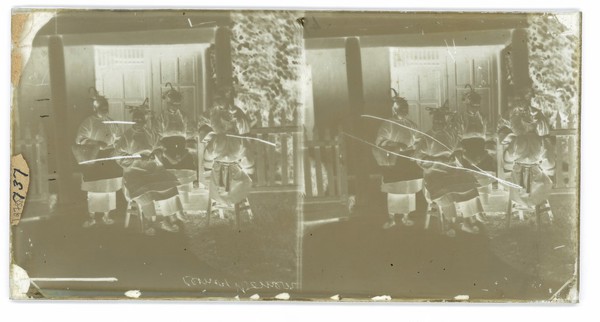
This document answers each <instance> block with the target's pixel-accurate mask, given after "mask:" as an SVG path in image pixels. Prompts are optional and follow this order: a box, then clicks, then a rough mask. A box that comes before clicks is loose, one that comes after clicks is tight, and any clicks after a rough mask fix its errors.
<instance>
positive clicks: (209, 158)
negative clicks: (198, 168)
mask: <svg viewBox="0 0 600 322" xmlns="http://www.w3.org/2000/svg"><path fill="white" fill-rule="evenodd" d="M210 123H211V127H212V129H213V132H211V133H210V134H209V135H207V136H206V138H205V139H204V142H205V149H204V158H203V159H204V160H203V167H204V170H206V171H207V172H206V177H205V178H204V180H205V182H206V184H207V185H208V187H209V194H210V198H211V199H212V200H215V201H216V202H217V203H220V204H222V205H225V206H228V207H234V206H236V205H237V204H239V203H241V202H243V201H247V197H248V194H249V193H250V190H251V188H252V179H251V178H250V175H251V174H252V173H253V172H254V160H253V154H252V152H251V145H250V142H249V140H248V139H245V138H241V137H235V136H230V135H236V133H237V130H236V122H235V119H234V117H233V115H232V113H230V111H229V110H227V109H225V108H222V107H215V108H213V109H212V110H211V114H210ZM236 136H237V135H236Z"/></svg>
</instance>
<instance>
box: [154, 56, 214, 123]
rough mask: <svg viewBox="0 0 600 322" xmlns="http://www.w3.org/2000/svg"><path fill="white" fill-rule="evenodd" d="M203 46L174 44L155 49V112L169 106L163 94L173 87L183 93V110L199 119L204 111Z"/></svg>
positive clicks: (191, 116) (194, 118) (190, 116)
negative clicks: (166, 47)
mask: <svg viewBox="0 0 600 322" xmlns="http://www.w3.org/2000/svg"><path fill="white" fill-rule="evenodd" d="M203 50H204V49H203V48H201V47H196V46H171V48H169V49H168V50H166V49H165V50H161V51H154V52H153V55H152V56H151V61H152V82H153V84H154V91H153V101H154V102H155V104H154V105H155V109H154V110H155V112H158V111H159V110H161V109H164V108H166V106H164V103H165V102H164V100H162V95H163V94H164V93H165V92H166V91H168V90H169V89H170V87H169V86H168V85H167V84H168V83H170V84H171V85H172V86H173V88H175V89H176V90H178V91H179V92H181V94H182V95H183V102H182V106H181V108H182V111H183V112H184V113H185V115H186V116H187V117H189V118H190V119H192V120H196V119H197V117H198V114H200V113H201V112H202V111H204V110H205V102H204V98H203V96H204V91H203V86H202V84H203V82H202V77H203V74H204V70H203V67H204V66H203V64H202V52H203Z"/></svg>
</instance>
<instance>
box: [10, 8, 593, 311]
mask: <svg viewBox="0 0 600 322" xmlns="http://www.w3.org/2000/svg"><path fill="white" fill-rule="evenodd" d="M12 37H13V49H12V50H13V51H12V74H11V81H12V86H13V89H12V113H11V125H12V126H11V129H12V140H11V155H12V159H11V171H10V175H11V177H10V179H11V185H10V186H11V190H10V202H11V206H10V224H11V226H10V230H11V238H10V256H11V269H10V271H11V272H10V274H11V276H10V278H11V282H10V287H11V290H10V294H11V298H13V299H182V300H183V299H195V300H208V299H218V300H249V301H250V300H254V301H256V300H289V301H294V300H296V301H307V300H310V301H331V302H334V301H435V302H445V301H457V302H530V303H531V302H536V303H537V302H546V303H576V302H577V301H578V290H579V279H578V269H579V266H578V261H579V173H580V172H579V164H580V159H579V154H580V153H579V149H580V144H579V133H580V132H579V123H580V122H579V121H580V116H579V115H580V83H581V82H580V70H581V51H580V49H581V14H580V13H579V12H543V11H538V12H527V13H522V12H485V13H484V12H468V13H466V12H391V11H387V12H374V11H370V12H359V11H345V12H342V11H339V12H336V11H243V10H240V11H219V10H213V11H206V10H136V11H134V10H97V9H96V10H84V9H14V10H13V16H12Z"/></svg>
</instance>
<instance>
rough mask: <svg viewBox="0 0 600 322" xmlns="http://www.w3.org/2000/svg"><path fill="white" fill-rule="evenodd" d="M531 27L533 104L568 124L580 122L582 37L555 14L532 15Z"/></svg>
mask: <svg viewBox="0 0 600 322" xmlns="http://www.w3.org/2000/svg"><path fill="white" fill-rule="evenodd" d="M528 23H529V27H528V28H527V36H528V48H529V76H530V77H531V80H532V83H533V84H532V86H533V91H532V94H533V96H532V105H533V106H534V107H536V108H538V109H541V110H542V111H543V112H544V114H546V115H548V116H550V117H551V118H552V119H553V120H554V122H552V123H553V124H556V123H557V121H556V118H557V116H560V119H561V120H562V122H563V126H565V124H564V123H565V122H569V121H570V122H573V121H575V120H577V114H578V106H579V69H580V68H579V66H580V46H579V45H580V39H579V35H577V34H575V33H574V32H573V31H572V30H570V29H569V28H567V27H566V26H565V25H564V24H562V23H561V21H559V19H558V18H557V17H556V16H555V15H547V14H544V15H530V16H529V17H528Z"/></svg>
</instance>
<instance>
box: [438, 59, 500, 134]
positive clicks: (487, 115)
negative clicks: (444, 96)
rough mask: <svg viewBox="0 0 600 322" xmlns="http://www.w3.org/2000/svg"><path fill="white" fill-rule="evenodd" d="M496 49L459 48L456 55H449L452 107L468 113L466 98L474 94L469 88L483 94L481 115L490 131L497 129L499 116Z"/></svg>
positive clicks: (447, 60) (447, 61)
mask: <svg viewBox="0 0 600 322" xmlns="http://www.w3.org/2000/svg"><path fill="white" fill-rule="evenodd" d="M497 51H499V49H496V48H495V47H489V48H486V47H483V48H477V50H474V49H470V48H459V49H457V50H455V51H454V54H452V55H451V54H446V57H445V58H446V63H447V66H448V68H447V70H448V82H449V88H450V89H453V90H451V91H449V99H450V105H451V107H452V108H453V109H456V110H458V111H461V112H464V111H465V105H464V103H463V101H462V97H463V95H464V94H465V93H467V92H468V91H470V88H468V86H469V85H470V86H472V87H473V89H474V90H475V91H476V92H477V93H478V94H479V95H481V109H480V113H481V115H482V116H483V118H484V119H485V120H487V122H488V130H492V131H493V130H494V129H495V125H496V122H497V118H498V116H497V113H498V99H497V95H498V86H499V85H498V81H497V78H498V77H497V73H498V70H497V62H496V56H497V55H496V54H497Z"/></svg>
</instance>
